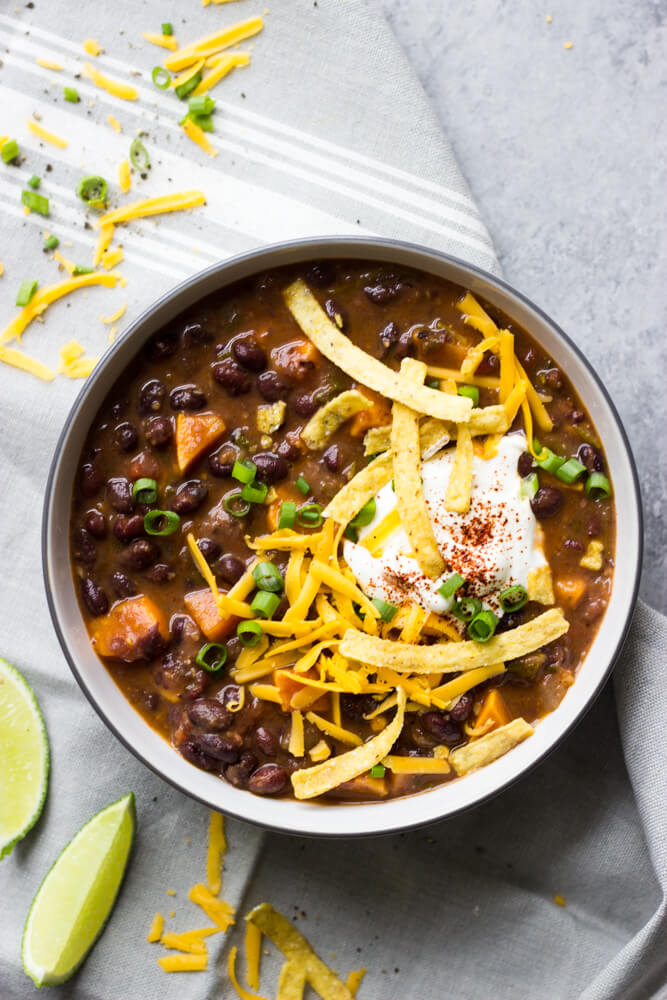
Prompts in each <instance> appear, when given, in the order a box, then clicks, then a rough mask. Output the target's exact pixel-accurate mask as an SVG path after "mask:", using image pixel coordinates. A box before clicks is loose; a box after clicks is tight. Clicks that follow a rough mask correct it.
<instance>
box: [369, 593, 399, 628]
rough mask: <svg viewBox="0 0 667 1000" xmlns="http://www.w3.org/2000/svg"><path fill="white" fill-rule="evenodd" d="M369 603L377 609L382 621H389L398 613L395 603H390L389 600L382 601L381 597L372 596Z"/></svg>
mask: <svg viewBox="0 0 667 1000" xmlns="http://www.w3.org/2000/svg"><path fill="white" fill-rule="evenodd" d="M371 604H372V605H373V607H374V608H377V609H378V611H379V612H380V618H381V619H382V621H383V622H390V621H391V620H392V618H395V617H396V615H397V614H398V608H397V607H396V605H395V604H390V603H389V601H383V600H382V598H381V597H374V598H373V600H372V601H371Z"/></svg>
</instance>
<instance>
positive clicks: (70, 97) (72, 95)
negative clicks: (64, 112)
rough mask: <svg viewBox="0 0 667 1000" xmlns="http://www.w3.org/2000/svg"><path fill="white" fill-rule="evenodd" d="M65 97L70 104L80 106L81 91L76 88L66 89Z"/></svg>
mask: <svg viewBox="0 0 667 1000" xmlns="http://www.w3.org/2000/svg"><path fill="white" fill-rule="evenodd" d="M63 93H64V95H65V100H66V101H69V102H70V104H78V103H79V101H80V100H81V98H80V97H79V91H78V90H75V89H74V87H65V88H64V89H63Z"/></svg>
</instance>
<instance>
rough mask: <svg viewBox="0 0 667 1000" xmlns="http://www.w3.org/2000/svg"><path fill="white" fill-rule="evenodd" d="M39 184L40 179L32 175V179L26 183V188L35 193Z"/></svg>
mask: <svg viewBox="0 0 667 1000" xmlns="http://www.w3.org/2000/svg"><path fill="white" fill-rule="evenodd" d="M41 183H42V181H41V179H40V178H39V177H38V176H37V174H33V175H32V177H31V178H30V180H29V181H28V187H29V188H32V189H33V191H36V190H37V188H38V187H39V185H40V184H41Z"/></svg>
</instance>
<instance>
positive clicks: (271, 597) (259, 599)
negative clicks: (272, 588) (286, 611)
mask: <svg viewBox="0 0 667 1000" xmlns="http://www.w3.org/2000/svg"><path fill="white" fill-rule="evenodd" d="M279 604H280V598H279V597H278V595H277V594H272V593H270V592H269V591H268V590H258V591H257V593H256V594H255V596H254V597H253V599H252V601H251V602H250V610H251V611H252V613H253V614H254V615H257V617H258V618H270V617H271V616H272V615H273V614H274V612H275V610H276V608H277V607H278V605H279Z"/></svg>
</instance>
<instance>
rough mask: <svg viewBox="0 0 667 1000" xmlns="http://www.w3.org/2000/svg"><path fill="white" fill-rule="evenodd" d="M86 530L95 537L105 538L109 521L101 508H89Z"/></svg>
mask: <svg viewBox="0 0 667 1000" xmlns="http://www.w3.org/2000/svg"><path fill="white" fill-rule="evenodd" d="M85 525H86V530H87V531H89V532H90V534H91V535H93V537H94V538H104V537H105V536H106V533H107V522H106V518H105V516H104V514H102V513H101V512H100V511H99V510H89V511H88V513H87V514H86V520H85Z"/></svg>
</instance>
